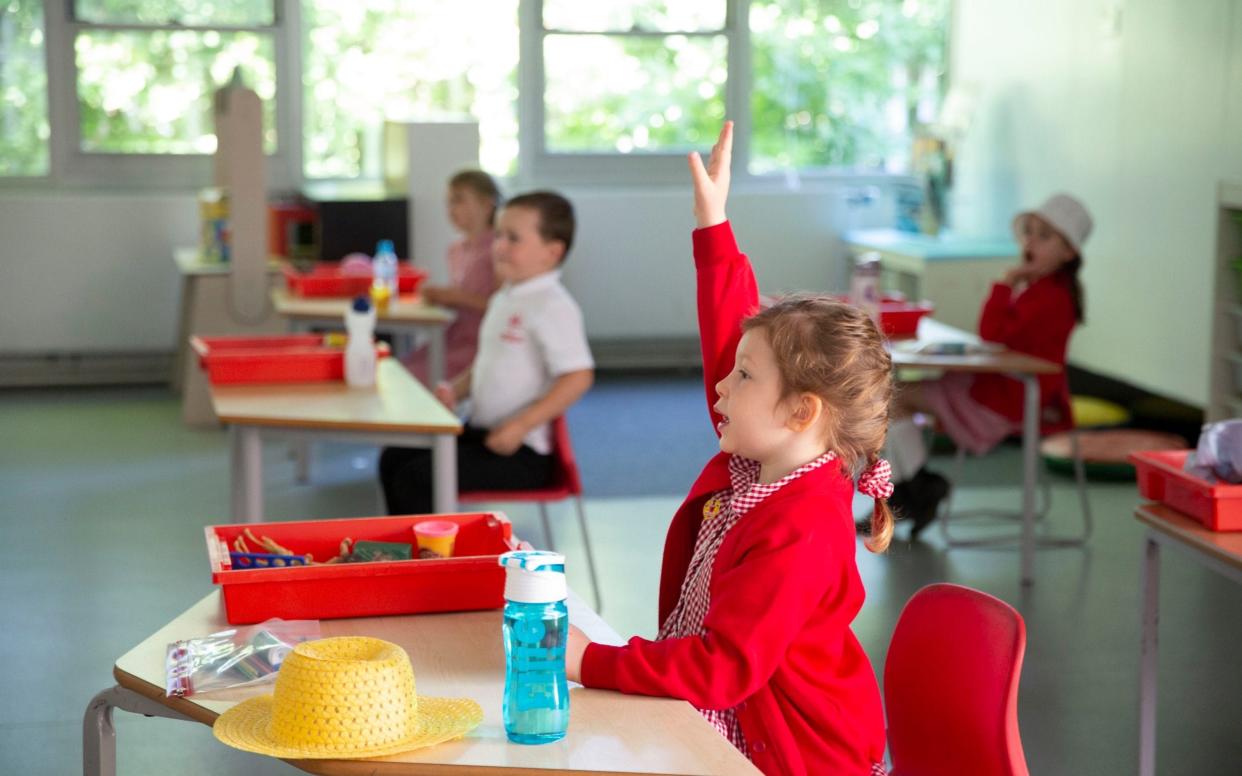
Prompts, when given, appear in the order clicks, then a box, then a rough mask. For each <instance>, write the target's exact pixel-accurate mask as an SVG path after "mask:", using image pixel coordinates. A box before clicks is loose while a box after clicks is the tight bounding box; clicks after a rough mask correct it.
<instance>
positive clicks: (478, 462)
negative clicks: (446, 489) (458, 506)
mask: <svg viewBox="0 0 1242 776" xmlns="http://www.w3.org/2000/svg"><path fill="white" fill-rule="evenodd" d="M488 433H489V432H488V429H485V428H477V427H475V426H469V425H468V426H466V427H465V428H464V429H462V433H461V436H459V437H457V489H458V490H459V491H461V492H463V493H468V492H470V491H477V490H536V489H538V488H543V487H547V485H549V484H550V483H551V481H552V476H553V473H554V471H553V460H552V456H551V455H540V454H539V453H537V452H535V451H534V450H533V449H531V448H530V447H528V446H527V445H522V446H521V447H520V448H518V451H517V452H516V453H514V454H513V455H497V454H496V453H493V452H492V451H491V450H488V449H487V447H486V446H485V445H484V444H483V440H484V439H486V438H487V435H488ZM379 475H380V484H381V485H382V486H383V488H384V502H385V503H386V504H387V505H388V514H390V515H417V514H426V513H428V512H431V511H432V505H431V504H432V500H431V497H432V493H431V487H432V486H431V451H430V450H425V449H411V448H405V447H386V448H384V451H383V453H381V454H380V459H379Z"/></svg>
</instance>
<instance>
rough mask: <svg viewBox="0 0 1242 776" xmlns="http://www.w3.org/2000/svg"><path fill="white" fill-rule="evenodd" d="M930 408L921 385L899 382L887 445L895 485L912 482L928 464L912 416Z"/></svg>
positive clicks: (894, 398)
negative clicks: (910, 480) (907, 481)
mask: <svg viewBox="0 0 1242 776" xmlns="http://www.w3.org/2000/svg"><path fill="white" fill-rule="evenodd" d="M929 409H930V408H929V407H928V406H927V401H926V397H925V395H924V393H923V388H922V384H921V383H898V385H897V390H896V392H895V395H894V396H893V403H892V420H891V421H890V422H889V424H888V441H887V443H886V447H887V448H888V461H889V464H890V465H892V467H893V481H894V482H905V481H906V480H909V479H911V478H912V477H914V475H915V474H917V473H918V471H919V469H921V468H923V465H924V464H926V463H927V456H928V451H927V443H926V442H925V441H924V440H923V431H922V429H920V428H919V427H918V426H917V425H916V424H915V422H914V415H915V414H917V413H920V412H927V411H929Z"/></svg>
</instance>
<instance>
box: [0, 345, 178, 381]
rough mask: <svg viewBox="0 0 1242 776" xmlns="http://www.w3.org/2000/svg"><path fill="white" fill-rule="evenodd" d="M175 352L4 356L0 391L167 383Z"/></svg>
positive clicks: (66, 353) (0, 376)
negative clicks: (2, 389) (39, 387)
mask: <svg viewBox="0 0 1242 776" xmlns="http://www.w3.org/2000/svg"><path fill="white" fill-rule="evenodd" d="M173 357H174V354H173V352H172V351H138V352H128V353H126V352H119V353H118V352H55V353H0V387H6V388H14V387H35V386H64V385H139V384H150V383H167V382H168V378H169V375H171V374H172V365H173Z"/></svg>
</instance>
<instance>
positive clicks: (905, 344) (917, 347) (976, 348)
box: [893, 340, 1005, 356]
mask: <svg viewBox="0 0 1242 776" xmlns="http://www.w3.org/2000/svg"><path fill="white" fill-rule="evenodd" d="M893 350H895V351H898V352H902V353H913V354H917V355H920V356H981V355H988V354H993V353H1000V352H1003V351H1004V350H1005V347H1004V346H1003V345H998V344H996V343H995V342H928V341H924V340H900V341H898V342H894V343H893Z"/></svg>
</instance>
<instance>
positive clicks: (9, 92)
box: [0, 0, 51, 177]
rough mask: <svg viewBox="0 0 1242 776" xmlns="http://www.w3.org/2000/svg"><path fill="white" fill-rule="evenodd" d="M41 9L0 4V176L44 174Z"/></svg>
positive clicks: (28, 3)
mask: <svg viewBox="0 0 1242 776" xmlns="http://www.w3.org/2000/svg"><path fill="white" fill-rule="evenodd" d="M43 46H44V32H43V5H42V3H39V2H37V0H0V177H27V176H39V175H47V173H48V138H49V137H50V135H51V132H50V129H49V127H48V112H47V66H46V64H45V61H46V59H45V54H44V50H43Z"/></svg>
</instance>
